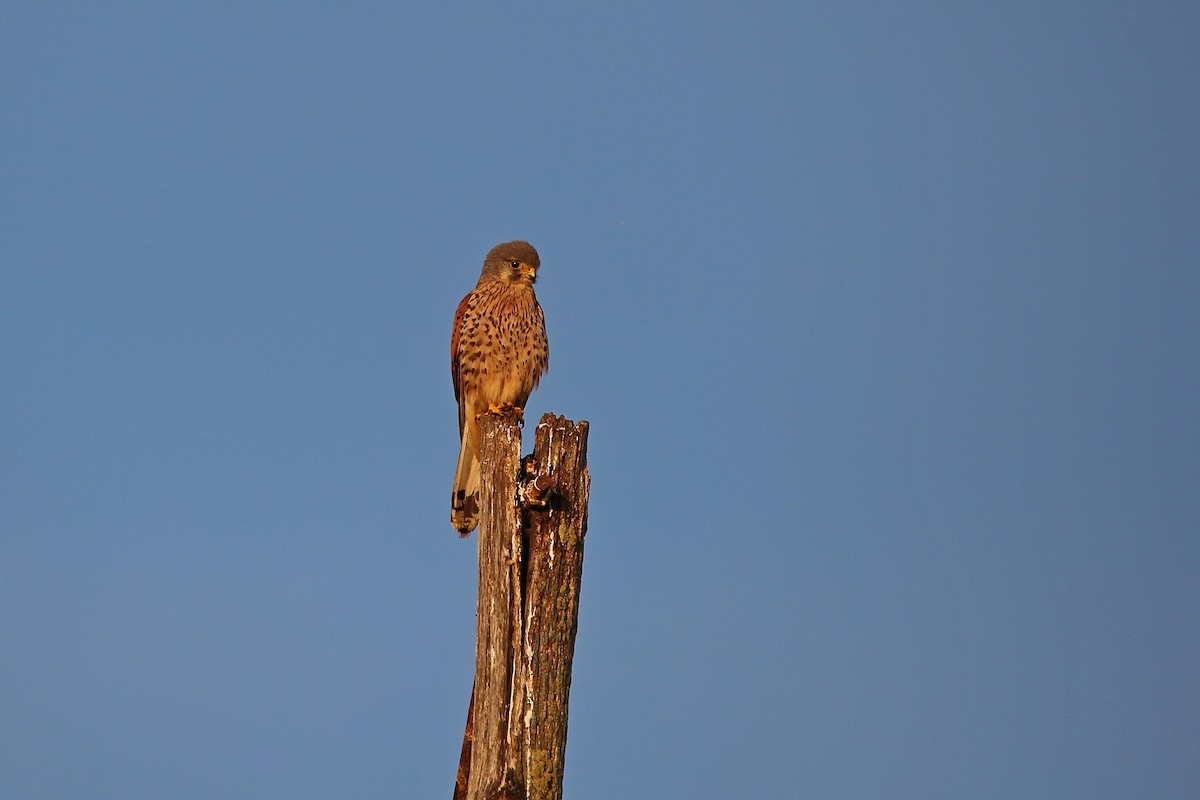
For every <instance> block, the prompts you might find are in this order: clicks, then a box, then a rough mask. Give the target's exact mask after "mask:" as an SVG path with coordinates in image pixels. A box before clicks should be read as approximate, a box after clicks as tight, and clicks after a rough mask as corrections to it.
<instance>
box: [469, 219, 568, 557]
mask: <svg viewBox="0 0 1200 800" xmlns="http://www.w3.org/2000/svg"><path fill="white" fill-rule="evenodd" d="M540 264H541V261H540V260H539V259H538V254H537V250H534V249H533V245H531V244H530V243H529V242H505V243H504V244H498V245H496V246H495V247H493V248H492V250H491V252H490V253H488V254H487V258H485V259H484V261H483V273H482V274H481V275H480V276H479V283H477V284H475V288H474V289H473V290H472V291H471V293H470V294H468V295H467V296H466V297H464V298H463V299H462V302H461V303H459V304H458V310H457V311H456V312H455V313H454V331H453V332H452V333H451V335H450V376H451V378H452V379H453V380H454V397H455V399H456V400H458V432H459V435H460V436H461V443H460V446H459V450H458V468H457V469H455V471H454V490H453V491H452V492H451V494H450V524H451V525H453V526H454V529H455V530H457V531H458V533H459V535H460V536H466V535H467V534H468V533H470V532H471V531H473V530H475V526H476V525H478V524H479V423H478V422H477V421H476V419H475V418H476V417H477V416H478V415H479V414H482V413H483V412H485V411H492V410H498V409H500V408H502V407H504V406H514V407H516V408H521V407H523V406H524V405H525V401H526V400H528V399H529V395H530V393H531V392H533V389H534V387H536V386H537V385H538V381H539V380H540V379H541V377H542V373H543V372H545V371H546V368H547V367H548V366H549V362H550V349H549V346H548V345H547V343H546V321H545V319H544V318H543V317H542V307H541V306H539V305H538V301H537V296H536V295H534V293H533V284H534V281H536V280H537V271H538V267H539V266H540Z"/></svg>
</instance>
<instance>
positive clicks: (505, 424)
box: [454, 414, 591, 800]
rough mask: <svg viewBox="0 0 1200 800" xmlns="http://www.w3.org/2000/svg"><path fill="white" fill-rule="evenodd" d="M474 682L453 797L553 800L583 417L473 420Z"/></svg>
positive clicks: (571, 649) (577, 534)
mask: <svg viewBox="0 0 1200 800" xmlns="http://www.w3.org/2000/svg"><path fill="white" fill-rule="evenodd" d="M479 430H480V437H481V448H480V449H481V467H480V475H481V479H482V480H481V488H480V522H479V534H478V536H479V605H478V610H477V620H476V639H475V686H474V689H473V690H472V696H471V708H470V710H469V712H468V716H467V729H466V732H465V734H464V737H463V751H462V757H461V760H460V763H459V772H458V779H457V781H456V783H455V789H454V798H455V800H510V799H511V800H560V799H561V797H562V776H563V764H564V757H565V751H566V742H567V706H568V698H569V694H570V688H571V662H572V659H573V657H574V653H575V631H576V628H577V625H578V619H579V586H580V579H581V577H582V574H583V544H584V539H585V536H586V533H587V507H588V494H589V489H590V485H591V478H590V475H589V473H588V470H587V433H588V423H587V422H586V421H584V422H579V423H574V422H572V421H570V420H568V419H566V418H565V417H555V416H554V415H553V414H546V415H545V416H543V417H542V419H541V421H540V422H539V423H538V426H537V430H536V433H535V436H534V450H533V454H532V455H531V456H527V457H526V458H525V459H523V460H522V459H520V458H519V453H520V448H521V433H520V428H519V421H518V420H517V419H516V418H515V417H514V416H513V415H502V414H484V415H481V416H480V418H479Z"/></svg>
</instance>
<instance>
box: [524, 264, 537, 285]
mask: <svg viewBox="0 0 1200 800" xmlns="http://www.w3.org/2000/svg"><path fill="white" fill-rule="evenodd" d="M525 277H526V278H529V282H530V283H533V282H534V281H536V280H537V268H536V267H526V268H525Z"/></svg>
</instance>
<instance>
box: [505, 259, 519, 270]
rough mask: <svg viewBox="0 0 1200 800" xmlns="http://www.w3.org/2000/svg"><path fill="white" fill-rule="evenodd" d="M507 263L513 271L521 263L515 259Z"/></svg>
mask: <svg viewBox="0 0 1200 800" xmlns="http://www.w3.org/2000/svg"><path fill="white" fill-rule="evenodd" d="M508 263H509V264H511V265H512V268H513V269H517V268H518V267H520V266H521V262H520V261H517V260H516V259H513V260H512V261H510V262H508Z"/></svg>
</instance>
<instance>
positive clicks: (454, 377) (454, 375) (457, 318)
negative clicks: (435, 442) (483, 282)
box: [450, 294, 471, 436]
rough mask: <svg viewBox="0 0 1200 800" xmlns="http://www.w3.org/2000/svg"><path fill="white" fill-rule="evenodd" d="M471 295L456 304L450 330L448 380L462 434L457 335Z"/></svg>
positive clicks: (460, 376) (462, 411)
mask: <svg viewBox="0 0 1200 800" xmlns="http://www.w3.org/2000/svg"><path fill="white" fill-rule="evenodd" d="M470 299H471V295H470V294H467V296H466V297H464V298H463V299H462V300H461V301H460V302H459V304H458V308H457V309H456V310H455V312H454V330H453V331H451V332H450V380H451V381H452V382H453V383H454V399H455V401H456V402H457V403H458V434H459V436H461V435H462V431H463V425H465V424H466V419H465V418H464V414H465V411H464V409H463V403H462V365H461V364H460V363H459V361H458V337H459V335H460V334H461V332H462V320H463V315H464V314H466V312H467V303H468V302H469V301H470Z"/></svg>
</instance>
